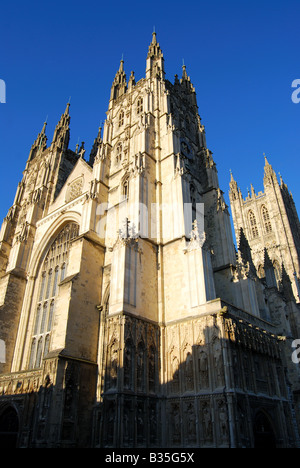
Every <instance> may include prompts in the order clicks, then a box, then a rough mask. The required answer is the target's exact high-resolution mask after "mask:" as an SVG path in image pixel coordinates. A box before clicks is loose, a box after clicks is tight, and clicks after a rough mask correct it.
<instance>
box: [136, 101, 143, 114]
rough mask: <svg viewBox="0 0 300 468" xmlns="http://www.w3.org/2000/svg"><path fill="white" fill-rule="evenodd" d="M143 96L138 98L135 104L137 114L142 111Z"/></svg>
mask: <svg viewBox="0 0 300 468" xmlns="http://www.w3.org/2000/svg"><path fill="white" fill-rule="evenodd" d="M143 108H144V107H143V98H139V99H138V101H137V105H136V113H137V114H138V115H139V114H141V113H142V112H143Z"/></svg>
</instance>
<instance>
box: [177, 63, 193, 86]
mask: <svg viewBox="0 0 300 468" xmlns="http://www.w3.org/2000/svg"><path fill="white" fill-rule="evenodd" d="M182 62H183V65H182V78H181V80H180V84H181V86H182V88H183V89H184V90H185V92H187V93H194V94H195V88H194V86H193V85H192V83H191V79H190V77H189V76H188V74H187V71H186V65H185V63H184V60H183V61H182Z"/></svg>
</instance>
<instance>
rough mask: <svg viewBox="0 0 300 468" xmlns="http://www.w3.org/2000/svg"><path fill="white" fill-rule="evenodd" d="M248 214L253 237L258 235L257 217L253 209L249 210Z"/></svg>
mask: <svg viewBox="0 0 300 468" xmlns="http://www.w3.org/2000/svg"><path fill="white" fill-rule="evenodd" d="M248 216H249V223H250V231H251V235H252V237H253V238H255V237H258V228H257V223H256V218H255V214H254V213H253V211H252V210H250V211H249V215H248Z"/></svg>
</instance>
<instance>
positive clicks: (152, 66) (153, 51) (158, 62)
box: [146, 32, 165, 79]
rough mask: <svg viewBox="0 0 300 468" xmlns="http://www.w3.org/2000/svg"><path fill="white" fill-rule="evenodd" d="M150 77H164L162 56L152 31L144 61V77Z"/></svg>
mask: <svg viewBox="0 0 300 468" xmlns="http://www.w3.org/2000/svg"><path fill="white" fill-rule="evenodd" d="M150 77H157V78H160V79H164V77H165V66H164V57H163V53H162V51H161V48H160V45H159V43H158V42H157V39H156V33H155V32H153V33H152V42H151V44H150V46H149V50H148V55H147V62H146V78H150Z"/></svg>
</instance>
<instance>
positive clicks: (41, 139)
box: [28, 119, 47, 161]
mask: <svg viewBox="0 0 300 468" xmlns="http://www.w3.org/2000/svg"><path fill="white" fill-rule="evenodd" d="M46 127H47V119H46V121H45V122H44V125H43V128H42V130H41V132H40V133H39V134H38V136H37V138H36V139H35V141H34V143H33V145H32V147H31V149H30V153H29V158H28V160H29V161H31V160H32V159H34V158H35V156H36V155H37V153H38V152H39V151H42V152H43V151H44V150H45V149H46V148H47V136H46Z"/></svg>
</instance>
